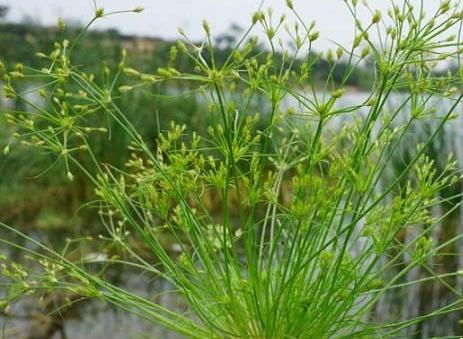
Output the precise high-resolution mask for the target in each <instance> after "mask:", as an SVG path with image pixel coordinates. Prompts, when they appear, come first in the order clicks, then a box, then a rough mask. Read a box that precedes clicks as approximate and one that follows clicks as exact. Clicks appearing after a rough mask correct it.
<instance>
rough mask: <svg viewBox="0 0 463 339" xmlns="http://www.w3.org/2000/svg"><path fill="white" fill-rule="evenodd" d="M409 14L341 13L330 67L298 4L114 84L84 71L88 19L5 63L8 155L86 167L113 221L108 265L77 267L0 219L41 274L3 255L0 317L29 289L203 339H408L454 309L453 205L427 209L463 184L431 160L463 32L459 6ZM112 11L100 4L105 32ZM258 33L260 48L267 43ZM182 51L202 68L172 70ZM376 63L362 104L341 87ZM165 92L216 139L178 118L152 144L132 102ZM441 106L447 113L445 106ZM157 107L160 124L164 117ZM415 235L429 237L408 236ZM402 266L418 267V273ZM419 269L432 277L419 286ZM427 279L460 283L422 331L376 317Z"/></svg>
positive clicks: (356, 9) (404, 4)
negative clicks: (104, 138) (139, 282)
mask: <svg viewBox="0 0 463 339" xmlns="http://www.w3.org/2000/svg"><path fill="white" fill-rule="evenodd" d="M399 2H400V4H399V3H398V2H394V3H393V5H392V8H391V9H390V10H389V11H388V12H387V13H381V12H379V11H374V10H372V9H370V8H369V7H368V5H366V4H362V5H361V4H359V3H358V1H356V0H348V1H345V2H344V5H345V6H346V10H348V11H349V12H350V13H351V14H352V16H353V19H354V20H353V25H354V31H355V35H354V36H353V40H352V44H351V45H350V46H341V45H339V47H338V48H336V49H335V50H334V51H328V52H326V53H324V54H320V53H316V52H315V49H316V46H317V42H318V40H319V39H320V36H319V35H320V34H319V32H318V31H317V30H316V25H315V23H308V22H306V21H305V19H304V18H303V17H301V16H300V15H299V14H298V12H297V8H296V6H295V5H294V4H293V2H292V1H290V0H288V1H287V7H288V13H289V14H288V16H286V17H285V16H282V17H279V18H276V17H275V14H274V13H273V12H272V10H271V9H269V10H263V9H259V10H258V11H257V12H256V13H255V14H254V15H253V16H252V20H251V25H250V27H249V29H248V30H247V31H245V32H244V34H243V37H242V38H241V39H239V40H237V41H236V45H235V47H234V48H233V49H231V52H230V54H229V55H227V56H226V57H225V58H220V59H219V58H217V55H216V53H215V47H214V40H213V38H212V33H211V29H210V27H209V25H208V23H207V22H204V23H203V28H204V34H205V39H204V41H202V42H200V43H194V42H191V41H190V40H189V39H188V38H187V37H186V36H185V35H184V34H183V32H181V34H182V37H183V39H182V40H181V41H179V43H178V45H177V46H175V47H173V48H172V50H171V52H170V57H169V63H168V65H166V67H164V68H159V69H157V70H154V71H153V73H143V72H140V71H137V70H136V69H135V68H134V67H128V66H127V65H126V60H125V53H123V55H122V56H121V62H120V64H119V65H118V66H117V67H115V68H113V69H109V68H108V69H107V70H105V72H106V80H105V81H96V80H95V78H94V76H93V75H92V74H88V73H86V72H85V67H84V66H81V65H74V64H73V62H72V52H73V47H74V46H75V44H77V43H79V40H80V39H83V38H84V35H85V32H86V30H87V29H88V27H90V25H89V26H88V27H87V28H86V29H85V30H83V31H82V34H80V35H79V36H78V37H76V38H74V40H66V39H63V40H62V41H57V42H56V43H55V46H54V49H53V50H52V51H51V52H46V53H45V52H40V53H39V54H38V55H39V56H40V57H41V58H43V59H44V64H45V66H44V68H42V69H34V68H30V67H28V66H27V65H17V66H16V67H15V68H14V69H7V70H4V83H5V86H4V92H5V95H6V96H7V97H10V98H15V99H16V100H21V101H22V102H23V103H24V107H25V109H24V111H17V112H9V113H8V114H7V119H8V121H9V123H10V125H11V128H12V129H13V130H14V135H13V138H12V139H11V143H10V144H9V145H8V146H7V147H6V148H5V153H8V152H14V148H15V147H19V146H18V145H20V144H22V145H25V146H26V147H33V148H35V149H37V152H45V153H47V154H53V155H55V157H56V161H57V162H59V163H61V164H62V165H63V168H64V172H65V175H66V176H67V178H68V179H69V180H70V181H72V180H73V178H74V175H75V172H77V171H79V172H81V173H83V174H84V175H86V176H87V177H88V179H89V180H90V181H91V182H92V185H93V186H94V191H95V200H94V201H91V202H89V204H88V208H92V207H93V208H95V209H97V210H98V213H99V216H100V218H101V223H102V224H103V225H104V226H105V232H104V233H103V234H101V235H100V236H99V237H96V238H95V240H94V241H97V242H99V244H100V245H99V246H101V248H102V251H103V249H104V248H107V247H111V248H112V249H113V252H112V254H111V256H107V257H102V258H99V259H88V257H85V256H82V257H80V258H78V259H76V255H75V253H79V250H78V248H79V241H78V240H76V241H73V240H69V241H66V243H65V245H64V246H63V248H61V249H59V250H58V249H52V248H50V247H48V246H46V245H45V244H43V243H42V242H40V241H39V240H37V239H35V238H33V237H31V236H29V235H27V234H24V233H20V232H19V231H17V230H16V229H15V228H14V227H12V226H8V225H6V224H2V231H4V232H10V233H13V234H16V235H20V236H21V237H23V238H25V239H26V240H27V241H28V242H29V243H30V244H31V245H30V246H23V245H21V244H18V243H15V242H13V241H9V240H7V238H3V237H2V239H0V242H2V243H3V244H4V245H8V246H12V247H17V248H20V249H21V250H22V251H24V253H25V254H27V257H28V258H30V259H29V260H32V261H33V262H34V263H36V264H38V266H39V268H37V267H35V266H34V268H31V267H30V266H32V265H26V266H24V265H20V264H13V263H11V262H9V261H5V262H4V264H3V275H4V276H5V277H6V278H7V279H8V286H9V287H10V288H9V290H8V293H7V294H6V295H5V298H4V301H3V304H2V305H3V307H4V308H10V307H11V306H10V305H13V303H14V301H15V300H16V299H18V298H20V297H21V296H23V295H25V294H26V295H28V294H34V293H35V294H39V295H40V294H41V293H45V292H47V291H62V290H64V291H67V292H72V293H75V294H77V295H79V296H81V297H82V298H96V299H99V300H102V301H106V302H109V303H111V304H113V305H115V306H117V307H119V308H121V309H123V310H126V311H128V312H132V313H134V314H136V315H138V316H140V317H142V318H144V319H146V320H147V321H151V322H154V323H157V324H159V325H161V326H163V327H165V328H167V329H169V330H171V331H172V332H175V333H177V334H180V335H183V336H185V337H189V338H338V337H362V336H365V337H395V336H397V335H399V334H400V333H403V331H404V330H405V329H406V328H407V327H409V326H412V325H416V324H417V323H419V322H422V321H425V320H426V319H428V318H430V317H435V316H439V315H446V314H449V313H451V312H457V311H459V310H460V309H461V307H462V303H461V291H458V290H456V289H455V288H453V287H452V284H451V283H449V282H448V280H446V279H447V278H449V277H450V278H452V277H455V276H457V275H458V272H450V273H448V274H446V275H445V277H442V276H439V275H438V274H436V273H434V270H433V267H432V265H431V261H430V260H431V259H432V258H435V257H436V256H439V255H440V254H441V253H442V249H443V248H448V246H450V245H452V244H454V243H456V242H457V241H458V240H460V238H461V235H457V236H455V237H452V238H450V239H448V240H446V241H445V243H435V242H433V241H432V239H431V234H432V230H433V228H434V227H435V226H436V225H437V224H439V223H442V222H444V221H445V218H446V216H447V215H448V214H450V213H451V212H452V211H453V210H455V209H457V208H458V205H457V204H454V205H452V207H451V208H450V209H449V211H448V212H446V213H445V214H443V215H440V216H438V217H437V218H436V217H435V216H433V215H432V213H431V210H432V207H433V206H436V205H438V204H440V203H441V199H440V198H439V197H440V192H441V191H443V190H445V189H448V188H449V187H451V186H453V185H455V184H456V183H457V182H458V181H459V179H460V174H459V172H458V170H457V168H456V164H455V161H454V160H453V159H452V157H451V155H450V154H449V155H448V160H447V161H446V162H445V164H444V166H443V167H442V168H439V169H437V168H436V166H435V163H434V161H433V160H431V158H430V157H429V156H428V153H429V152H428V151H429V147H430V145H432V143H433V140H434V139H435V137H436V136H437V135H438V134H439V133H440V132H441V131H442V130H443V128H444V126H445V124H446V123H447V122H448V121H449V120H451V119H453V118H454V117H455V115H456V114H457V113H458V108H459V107H460V106H459V105H460V102H461V100H462V98H463V94H461V85H460V84H461V74H459V73H458V72H456V73H449V74H445V76H442V75H440V74H439V73H438V72H436V68H437V67H438V66H439V65H442V64H444V65H445V64H446V63H448V62H452V60H458V59H459V57H460V53H461V48H460V41H459V40H458V37H457V36H452V33H453V32H455V30H458V29H459V27H461V25H462V23H463V6H462V5H460V4H459V3H458V2H457V1H440V3H439V6H437V8H436V11H435V12H434V13H425V11H424V8H423V7H424V6H423V1H421V5H418V6H416V5H415V6H413V5H412V4H411V3H410V1H406V0H405V1H399ZM365 6H366V7H365ZM134 11H135V12H139V11H141V8H136V9H135V10H134ZM361 11H367V12H368V11H369V12H371V16H370V19H369V21H366V22H362V21H361V20H360V19H359V13H360V12H361ZM111 14H114V13H106V12H105V11H104V9H102V8H95V17H94V18H93V19H92V20H91V23H93V22H94V21H96V20H99V19H100V18H103V17H106V16H109V15H111ZM60 26H61V29H64V27H63V24H62V23H61V24H60ZM254 32H259V33H261V35H262V34H263V35H264V36H265V39H264V40H265V42H264V43H263V46H264V48H261V47H259V46H262V45H259V41H258V39H257V38H255V37H254V36H253V34H254ZM288 41H289V42H290V43H288ZM178 54H181V55H183V56H185V57H187V58H189V59H191V61H192V62H193V64H194V65H195V68H194V70H190V71H188V70H182V69H177V68H176V67H175V60H176V57H177V55H178ZM321 58H324V59H326V62H327V63H328V66H329V68H328V69H329V72H328V73H327V75H326V77H325V78H324V79H318V78H315V77H313V71H314V65H316V64H317V62H318V61H320V59H321ZM341 65H342V72H341V73H339V72H340V71H339V69H340V67H341ZM362 67H363V68H365V67H367V68H368V69H370V70H371V72H372V78H373V79H374V81H373V82H372V84H371V89H370V91H369V93H368V95H367V96H366V97H364V98H362V99H359V100H358V102H354V103H351V104H347V103H346V101H344V100H343V98H344V96H345V95H346V91H347V90H348V89H347V88H346V84H347V83H348V82H349V79H350V78H351V77H352V76H353V75H354V74H355V72H356V70H357V69H359V68H362ZM335 74H336V79H337V80H335ZM339 74H341V76H340V75H339ZM23 81H33V83H34V84H36V86H37V88H34V89H33V91H36V92H38V93H39V94H40V97H41V100H42V101H41V102H36V101H33V100H31V99H29V97H28V96H27V93H24V92H21V91H19V90H18V88H20V87H18V86H19V85H18V84H19V83H21V82H23ZM121 81H122V82H123V83H124V85H122V86H117V88H116V86H115V84H116V83H120V82H121ZM160 84H163V85H164V86H171V88H172V89H173V90H172V91H173V92H174V93H175V88H176V86H177V85H178V84H182V86H181V87H180V88H182V90H188V91H191V92H193V93H195V95H197V96H198V98H200V101H201V102H202V103H205V105H204V107H205V108H204V112H203V114H204V115H205V116H207V117H208V118H207V119H205V121H208V126H206V127H205V128H204V129H203V130H201V131H195V130H192V129H191V128H190V127H189V126H186V125H179V124H177V123H176V122H175V121H172V123H171V125H170V128H169V129H167V130H164V131H160V133H159V134H158V137H157V138H156V139H155V140H147V139H146V138H143V137H142V136H141V135H140V133H138V132H137V129H136V128H135V127H134V125H133V123H132V122H131V121H130V120H129V119H128V118H127V116H126V115H125V114H124V112H123V111H121V110H120V109H119V107H118V105H117V102H118V99H119V98H120V97H121V96H124V95H126V94H127V92H129V91H136V92H137V93H146V92H149V91H150V90H151V89H152V88H153V87H155V86H157V85H160ZM174 95H175V94H174ZM435 99H442V100H446V101H447V102H450V105H449V106H448V107H447V106H446V108H445V109H444V108H442V107H441V106H437V105H435V103H436V100H435ZM154 112H156V107H153V116H152V119H153V120H154V121H156V119H159V117H162V119H168V118H169V117H166V116H163V112H162V111H161V112H157V114H155V113H154ZM102 116H103V117H105V118H106V119H108V120H109V121H111V124H112V125H117V126H118V128H119V129H121V130H122V131H123V132H124V133H125V135H126V136H127V138H129V140H130V151H131V156H130V158H129V160H128V161H127V162H126V164H125V165H124V166H122V167H117V166H115V165H114V164H111V163H106V162H102V161H100V160H99V159H98V157H97V156H96V155H95V152H94V151H93V145H92V143H91V142H90V141H91V135H92V134H95V133H108V130H107V128H106V125H104V124H103V125H101V121H104V119H101V117H102ZM426 119H429V120H432V121H433V122H434V123H433V124H432V126H433V127H432V128H433V129H432V131H431V132H430V133H429V134H427V136H426V138H425V140H420V142H419V143H416V145H413V152H410V154H409V157H408V159H407V161H404V162H403V166H402V167H401V168H400V170H399V171H391V170H390V168H391V166H392V165H393V163H394V162H396V161H397V157H396V154H397V152H399V151H400V150H401V149H402V148H403V146H404V143H405V142H406V143H407V144H408V145H409V144H410V142H411V141H410V140H414V139H413V138H410V135H411V134H413V128H412V127H413V126H416V123H417V122H419V121H422V120H426ZM158 126H159V125H158ZM107 147H111V140H110V139H109V140H108V145H107ZM113 152H118V150H117V149H114V150H113ZM83 157H85V158H86V159H87V161H85V162H83V161H82V160H81V159H82V158H83ZM395 168H397V166H396V167H395ZM410 228H414V229H416V230H417V232H416V233H415V235H416V236H415V237H414V238H413V239H411V240H410V241H408V242H406V243H404V242H403V241H402V235H403V234H404V232H405V231H406V230H408V229H410ZM87 240H88V239H87ZM88 241H90V240H88ZM114 248H116V249H117V250H114ZM172 248H175V249H176V251H172ZM71 254H72V255H71ZM404 256H408V257H409V258H411V259H410V260H408V261H407V262H406V263H405V264H404ZM95 265H97V266H98V265H99V267H101V269H100V270H95ZM111 266H122V267H125V268H127V269H129V268H130V269H133V270H139V271H141V272H144V274H147V275H150V276H152V277H153V278H158V279H163V280H165V281H167V282H169V284H171V286H172V289H173V291H172V292H173V293H175V295H176V296H177V297H178V298H180V299H181V300H183V301H184V302H185V303H186V305H187V306H186V308H185V309H182V310H175V309H170V308H168V307H167V306H164V305H162V304H161V303H158V302H156V301H154V298H153V299H150V298H146V297H140V296H138V295H136V294H135V293H133V292H131V291H128V290H126V289H124V288H122V287H120V286H117V285H116V284H114V283H112V282H111V281H110V280H108V279H107V278H106V276H105V274H104V272H105V271H106V270H108V268H109V267H111ZM415 267H422V268H423V271H424V272H426V273H427V276H425V277H421V278H420V279H419V280H417V281H409V282H406V283H404V280H403V279H404V277H405V276H406V275H407V273H408V272H409V271H410V270H411V269H413V268H415ZM430 280H432V281H435V283H437V284H442V285H443V286H445V288H448V289H449V290H450V291H451V293H452V295H453V296H454V299H453V301H451V302H449V304H448V305H446V306H445V307H441V308H438V309H434V310H432V312H430V313H426V314H420V316H419V317H416V318H413V319H406V320H398V319H393V318H392V319H391V320H390V321H386V322H380V321H378V320H377V317H376V314H375V306H376V305H377V303H378V302H379V300H380V299H381V297H382V296H383V295H384V294H385V293H389V292H391V291H395V290H400V289H401V288H403V287H404V286H409V285H412V284H420V283H424V282H427V281H430Z"/></svg>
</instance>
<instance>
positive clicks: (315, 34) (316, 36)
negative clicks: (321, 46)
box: [309, 31, 320, 42]
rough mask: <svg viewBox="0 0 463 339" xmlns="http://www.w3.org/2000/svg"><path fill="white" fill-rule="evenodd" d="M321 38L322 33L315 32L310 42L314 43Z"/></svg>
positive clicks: (310, 37) (311, 35)
mask: <svg viewBox="0 0 463 339" xmlns="http://www.w3.org/2000/svg"><path fill="white" fill-rule="evenodd" d="M319 37H320V32H317V31H316V32H313V33H311V34H310V35H309V40H310V42H314V41H315V40H317V39H318V38H319Z"/></svg>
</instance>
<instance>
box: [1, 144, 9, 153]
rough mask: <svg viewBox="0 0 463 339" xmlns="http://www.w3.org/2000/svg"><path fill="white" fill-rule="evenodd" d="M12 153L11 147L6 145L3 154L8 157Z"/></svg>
mask: <svg viewBox="0 0 463 339" xmlns="http://www.w3.org/2000/svg"><path fill="white" fill-rule="evenodd" d="M9 153H10V145H6V146H5V148H4V149H3V154H4V155H8V154H9Z"/></svg>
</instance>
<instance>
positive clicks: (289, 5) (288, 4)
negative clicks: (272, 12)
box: [286, 0, 294, 10]
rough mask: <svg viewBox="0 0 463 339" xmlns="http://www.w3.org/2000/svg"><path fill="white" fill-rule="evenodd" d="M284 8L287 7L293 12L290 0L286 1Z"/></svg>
mask: <svg viewBox="0 0 463 339" xmlns="http://www.w3.org/2000/svg"><path fill="white" fill-rule="evenodd" d="M286 6H288V8H289V9H291V10H293V9H294V4H293V1H292V0H286Z"/></svg>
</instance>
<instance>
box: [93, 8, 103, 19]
mask: <svg viewBox="0 0 463 339" xmlns="http://www.w3.org/2000/svg"><path fill="white" fill-rule="evenodd" d="M103 15H104V8H103V7H99V8H97V9H96V11H95V18H101V17H102V16H103Z"/></svg>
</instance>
